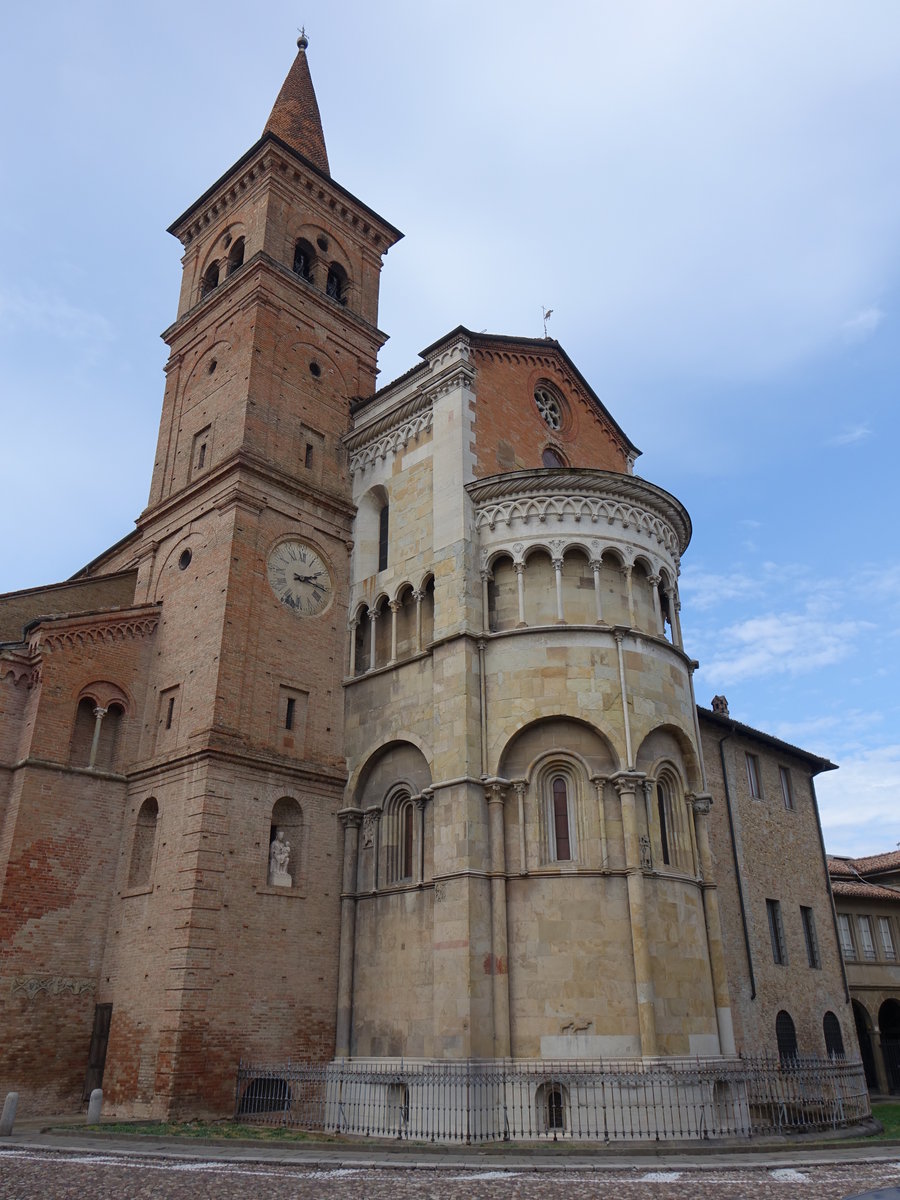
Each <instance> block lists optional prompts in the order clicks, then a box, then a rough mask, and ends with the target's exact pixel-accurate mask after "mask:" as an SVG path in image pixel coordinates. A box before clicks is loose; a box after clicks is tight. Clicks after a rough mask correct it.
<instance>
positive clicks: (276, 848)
mask: <svg viewBox="0 0 900 1200" xmlns="http://www.w3.org/2000/svg"><path fill="white" fill-rule="evenodd" d="M290 861H291V843H290V842H289V841H288V840H287V838H286V837H285V836H284V830H283V829H278V830H276V831H275V837H274V838H273V839H272V845H271V846H270V847H269V887H293V883H294V881H293V880H292V879H291V876H290V872H289V871H288V863H289V862H290Z"/></svg>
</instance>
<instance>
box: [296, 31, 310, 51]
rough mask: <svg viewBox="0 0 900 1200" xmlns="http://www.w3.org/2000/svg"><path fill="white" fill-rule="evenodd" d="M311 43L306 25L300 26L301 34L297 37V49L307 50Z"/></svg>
mask: <svg viewBox="0 0 900 1200" xmlns="http://www.w3.org/2000/svg"><path fill="white" fill-rule="evenodd" d="M308 45H309V38H308V37H307V36H306V26H305V25H301V26H300V36H299V37H298V38H297V49H298V50H305V49H306V47H307V46H308Z"/></svg>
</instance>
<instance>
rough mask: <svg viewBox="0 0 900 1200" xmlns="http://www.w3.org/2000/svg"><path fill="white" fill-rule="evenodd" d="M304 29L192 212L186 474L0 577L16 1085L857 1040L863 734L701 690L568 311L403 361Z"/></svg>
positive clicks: (176, 228) (182, 420) (654, 509)
mask: <svg viewBox="0 0 900 1200" xmlns="http://www.w3.org/2000/svg"><path fill="white" fill-rule="evenodd" d="M298 46H299V49H298V53H297V56H296V59H295V61H294V63H293V65H292V67H291V68H290V71H289V73H288V75H287V78H286V79H285V82H284V85H283V86H282V88H281V91H280V93H279V94H278V97H277V99H276V101H275V105H274V108H273V109H272V112H271V115H270V117H269V119H268V121H267V122H266V124H265V128H264V130H263V133H262V135H261V137H260V139H259V140H258V141H257V142H256V143H255V144H254V145H253V146H251V147H250V149H249V150H247V151H246V153H244V154H243V155H242V157H240V158H239V159H238V160H237V162H235V163H234V165H233V166H231V167H229V169H228V170H227V171H226V172H225V173H224V174H223V175H222V177H221V178H220V179H218V180H217V181H216V182H214V183H213V184H212V185H211V186H210V187H209V188H208V190H207V191H206V192H205V193H204V194H203V195H202V196H201V197H200V199H199V200H197V201H196V202H195V203H193V204H192V205H191V206H190V207H189V208H188V209H187V210H186V211H185V212H184V213H183V214H182V215H181V216H180V217H179V218H178V219H177V220H176V221H175V222H174V223H173V225H172V226H171V229H170V232H171V233H172V234H173V235H174V236H175V237H176V238H178V240H179V241H180V242H181V244H182V246H183V249H184V256H183V260H182V262H183V275H182V281H181V289H180V294H179V297H178V303H177V311H176V313H175V317H174V321H173V323H172V324H171V326H170V327H169V328H168V329H167V330H166V331H165V334H164V338H165V341H166V343H167V345H168V347H169V352H170V353H169V359H168V363H167V366H166V370H165V391H164V395H163V401H162V415H161V419H160V426H159V440H158V445H157V452H156V458H155V464H154V469H153V477H152V480H151V482H150V494H149V499H148V503H147V507H146V508H145V510H144V511H143V512H142V513H141V514H140V515H139V517H138V518H137V522H136V526H135V529H134V530H133V531H132V532H130V533H128V534H126V536H125V537H123V538H122V540H121V541H119V542H118V543H116V545H114V546H112V547H111V548H109V549H108V550H105V551H104V552H103V553H101V554H100V555H99V556H98V557H97V558H95V559H94V560H93V561H92V562H90V563H89V564H87V566H85V567H84V568H83V569H82V570H80V571H79V572H78V573H77V574H76V575H75V576H73V577H72V578H71V579H69V580H66V581H65V582H62V583H57V584H51V585H49V586H41V587H35V588H33V589H29V590H26V591H21V592H16V593H10V594H7V595H4V596H2V597H0V930H2V936H0V1014H2V1015H0V1021H2V1028H3V1038H2V1039H0V1074H2V1080H0V1092H3V1091H5V1090H7V1088H15V1089H16V1090H18V1091H19V1093H20V1095H21V1096H22V1101H21V1103H22V1106H23V1110H24V1109H25V1108H28V1109H30V1110H31V1111H32V1112H58V1111H62V1110H71V1109H72V1108H74V1107H77V1106H78V1105H79V1104H80V1103H81V1102H82V1099H83V1098H84V1097H86V1096H87V1095H88V1094H89V1093H90V1091H91V1089H92V1088H94V1087H97V1086H100V1085H101V1084H102V1087H103V1091H104V1096H105V1103H106V1105H107V1110H108V1111H114V1112H117V1113H119V1114H121V1115H125V1116H141V1115H158V1116H162V1115H171V1114H175V1113H217V1114H222V1115H227V1114H229V1113H230V1112H231V1111H232V1108H233V1103H234V1089H235V1071H236V1067H237V1063H238V1061H239V1060H240V1059H241V1058H244V1059H247V1058H250V1059H256V1060H262V1061H269V1062H277V1061H284V1060H287V1059H292V1060H302V1061H308V1062H311V1063H312V1062H314V1063H329V1062H332V1061H334V1060H345V1061H347V1062H351V1063H359V1064H363V1065H364V1064H367V1063H368V1064H372V1063H385V1062H387V1063H395V1062H420V1063H421V1062H424V1063H432V1062H439V1063H443V1062H461V1061H476V1060H477V1061H479V1062H484V1061H497V1060H502V1061H504V1062H511V1063H519V1062H521V1063H535V1062H537V1063H540V1062H542V1061H550V1060H552V1061H555V1062H560V1061H571V1060H578V1061H581V1062H584V1061H588V1062H590V1061H600V1060H603V1061H609V1060H629V1061H644V1062H647V1061H654V1062H669V1061H671V1062H675V1061H680V1060H684V1059H686V1058H693V1059H694V1060H698V1061H699V1060H704V1061H706V1060H711V1061H714V1060H719V1059H722V1060H731V1059H733V1058H734V1057H735V1056H736V1055H737V1054H740V1053H760V1052H761V1053H770V1054H772V1055H775V1056H777V1055H778V1054H779V1053H780V1054H782V1056H783V1055H784V1054H785V1053H787V1054H788V1055H790V1054H799V1055H803V1056H808V1057H816V1056H818V1057H820V1058H823V1059H824V1058H827V1057H828V1056H829V1055H843V1053H844V1048H845V1046H846V1047H847V1050H848V1052H851V1051H853V1052H855V1049H854V1037H855V1035H854V1030H853V1018H852V1015H851V1012H850V1007H849V995H848V993H847V988H846V982H845V979H844V976H843V970H842V963H841V956H840V951H839V943H838V937H837V933H836V929H835V921H834V914H833V909H832V902H831V897H830V892H829V882H828V873H827V870H826V865H825V858H824V851H823V847H822V842H821V834H820V831H819V824H818V817H817V811H816V801H815V790H814V786H813V779H814V776H815V775H816V774H817V773H819V772H821V771H824V770H829V769H831V768H832V764H831V763H829V762H827V761H825V760H822V759H820V758H818V757H816V756H814V755H811V754H808V753H806V752H804V751H802V750H800V749H798V748H796V747H793V746H790V745H787V744H785V743H783V742H780V741H778V740H777V739H775V738H772V737H770V736H768V735H766V734H764V733H761V732H759V731H757V730H754V729H751V728H749V727H747V726H745V725H743V724H741V723H740V722H739V721H738V720H735V719H734V718H732V717H731V716H730V714H729V712H728V706H727V704H726V703H725V701H724V698H722V697H717V698H716V703H715V705H714V706H713V707H711V708H705V707H700V708H698V706H697V702H696V697H695V695H694V690H693V671H694V668H695V666H696V664H695V663H694V662H693V661H692V659H691V655H690V648H689V647H685V646H684V645H683V643H682V634H681V622H680V600H679V591H678V580H679V570H680V563H681V559H682V556H683V555H684V554H685V553H686V552H687V550H688V544H689V541H690V538H691V523H690V518H689V516H688V513H687V512H686V511H685V509H684V507H683V506H682V504H681V503H680V502H679V501H678V500H677V499H676V498H675V497H674V496H672V495H670V494H669V493H668V492H666V491H665V490H664V489H663V488H661V487H659V486H658V485H656V484H655V483H652V482H649V481H647V480H645V479H643V478H641V477H640V476H639V475H638V474H635V470H634V468H635V462H636V459H637V457H638V454H639V451H638V449H637V448H636V447H635V446H634V445H633V444H632V442H631V441H630V440H629V438H628V435H627V433H626V432H625V431H624V430H623V429H622V428H621V427H620V426H619V424H618V423H617V421H616V420H615V418H614V416H613V415H612V414H611V413H609V412H608V411H607V409H606V408H605V406H604V404H603V402H602V400H601V399H600V398H599V397H598V396H597V395H596V394H595V392H594V391H593V390H592V388H591V385H590V383H589V381H588V380H586V379H585V378H584V377H583V376H582V374H581V373H580V372H579V370H578V367H577V366H576V364H575V363H574V362H573V361H572V360H571V359H570V358H569V356H568V354H567V353H566V352H565V350H564V349H563V348H562V347H561V346H560V345H559V343H558V342H556V341H554V340H552V339H549V338H537V339H536V338H525V337H516V336H506V335H499V334H484V333H473V332H472V331H470V330H468V329H465V328H462V327H458V328H456V329H453V330H451V331H449V332H446V333H444V334H443V335H442V336H440V337H438V338H437V340H436V341H434V343H433V344H432V345H430V346H429V347H427V348H426V349H425V350H423V351H422V353H421V356H420V361H419V362H418V363H417V364H415V365H413V366H412V367H411V369H410V370H409V371H407V372H406V373H405V374H404V375H403V376H401V377H400V378H399V379H397V380H396V381H394V382H393V383H390V384H387V385H386V386H382V387H376V361H377V355H378V352H379V349H380V347H381V346H382V344H383V342H384V340H385V337H386V335H385V334H383V333H382V332H381V331H380V329H379V325H378V295H379V277H380V272H381V268H382V263H383V260H384V257H385V255H386V254H387V252H388V250H389V249H390V248H391V246H392V245H394V243H396V242H397V240H398V239H399V238H400V237H401V234H400V233H399V231H398V230H397V229H396V228H394V226H393V225H392V224H390V222H389V221H387V220H385V219H384V218H383V217H381V216H379V215H378V214H377V213H375V212H373V211H372V210H371V209H370V208H369V207H367V205H366V204H365V203H364V202H363V201H361V200H359V199H357V198H356V197H355V196H353V195H351V194H350V193H349V192H348V191H347V190H346V189H345V188H343V187H342V186H341V185H340V183H338V182H337V181H336V180H334V179H333V178H332V176H331V173H330V168H329V161H328V155H327V152H326V145H325V138H324V135H323V129H322V122H321V120H320V115H319V110H318V106H317V103H316V98H315V94H314V90H313V85H312V82H311V78H310V72H309V67H308V63H307V53H306V51H307V45H306V39H305V38H303V37H301V39H300V42H299V43H298ZM273 90H274V88H273ZM238 149H239V148H238ZM555 1103H556V1100H554V1104H555ZM559 1103H560V1105H561V1104H562V1101H561V1100H560V1101H559ZM560 1114H561V1108H560ZM553 1119H554V1120H555V1119H556V1117H555V1116H553ZM559 1119H560V1120H563V1117H562V1115H560V1116H559Z"/></svg>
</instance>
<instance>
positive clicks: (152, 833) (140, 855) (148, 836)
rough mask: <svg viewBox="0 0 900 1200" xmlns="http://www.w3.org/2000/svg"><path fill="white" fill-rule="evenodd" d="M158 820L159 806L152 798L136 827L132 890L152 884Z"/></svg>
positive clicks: (142, 810) (139, 817)
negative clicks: (151, 877)
mask: <svg viewBox="0 0 900 1200" xmlns="http://www.w3.org/2000/svg"><path fill="white" fill-rule="evenodd" d="M158 818H159V805H158V804H157V802H156V800H155V799H154V798H153V797H152V796H151V797H149V799H147V800H145V801H144V803H143V804H142V805H141V807H140V811H139V812H138V816H137V822H136V823H135V827H134V840H133V841H132V843H131V863H130V865H129V868H128V886H129V887H130V888H139V887H145V886H146V885H147V884H149V882H150V875H151V873H152V870H153V849H154V846H155V844H156V823H157V820H158Z"/></svg>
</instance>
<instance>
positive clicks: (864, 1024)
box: [853, 1000, 878, 1092]
mask: <svg viewBox="0 0 900 1200" xmlns="http://www.w3.org/2000/svg"><path fill="white" fill-rule="evenodd" d="M853 1020H854V1021H855V1022H856V1037H857V1039H858V1041H859V1053H860V1057H861V1058H862V1064H863V1069H864V1071H865V1073H866V1087H867V1088H868V1089H869V1091H870V1092H877V1091H878V1075H877V1074H876V1072H875V1055H874V1054H873V1053H872V1035H871V1029H872V1022H871V1020H870V1019H869V1014H868V1013H867V1012H866V1010H865V1009H864V1008H863V1006H862V1005H861V1004H860V1003H859V1001H858V1000H854V1001H853Z"/></svg>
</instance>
